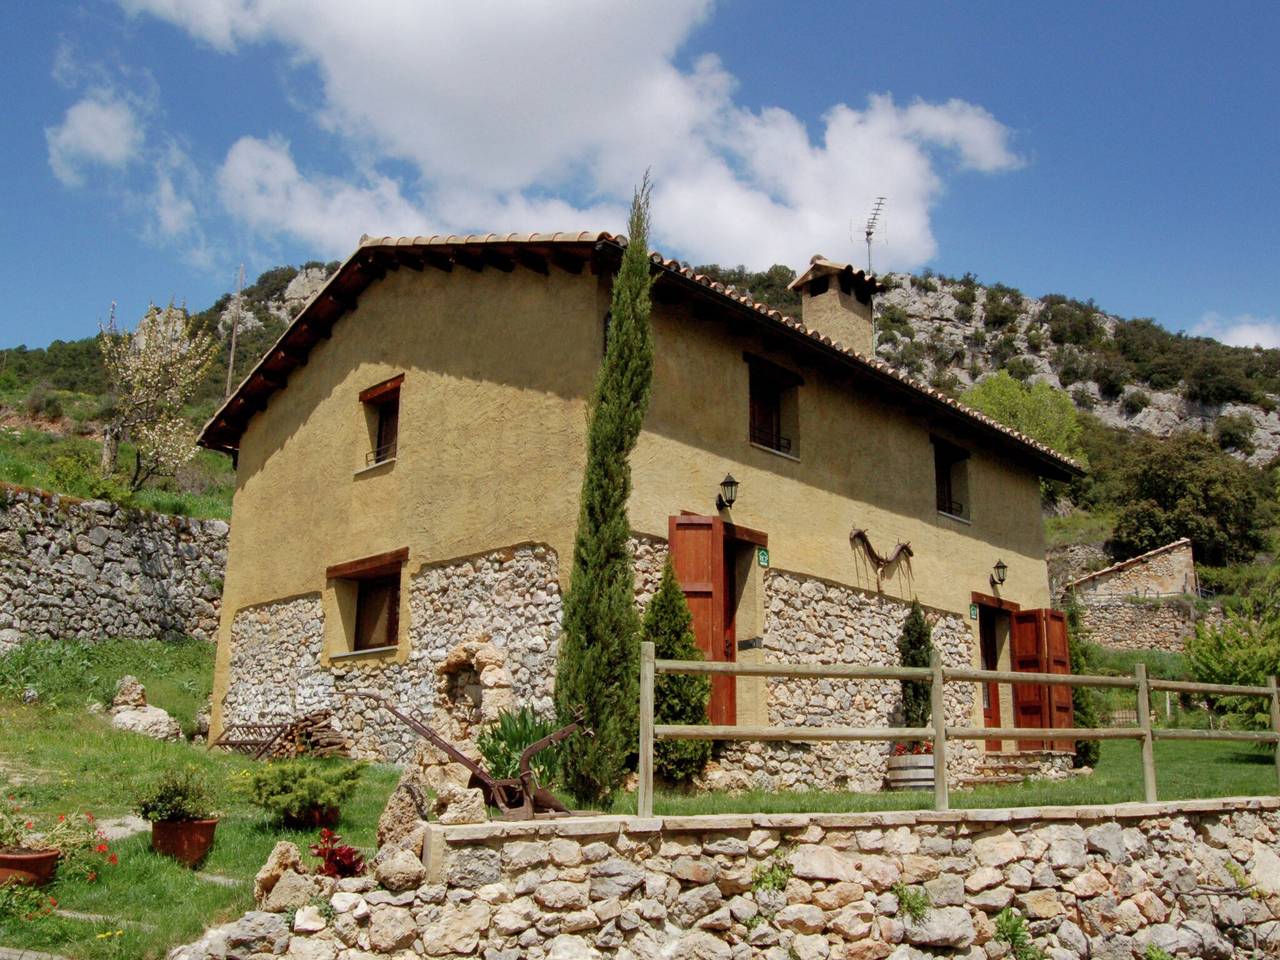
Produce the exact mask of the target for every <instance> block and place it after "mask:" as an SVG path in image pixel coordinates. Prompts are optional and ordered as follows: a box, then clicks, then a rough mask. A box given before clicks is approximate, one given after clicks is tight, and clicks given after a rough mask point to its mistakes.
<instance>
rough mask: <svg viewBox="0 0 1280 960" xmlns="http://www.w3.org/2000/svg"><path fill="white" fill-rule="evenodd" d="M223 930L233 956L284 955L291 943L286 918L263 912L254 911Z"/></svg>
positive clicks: (227, 946) (227, 945)
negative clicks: (286, 945)
mask: <svg viewBox="0 0 1280 960" xmlns="http://www.w3.org/2000/svg"><path fill="white" fill-rule="evenodd" d="M221 929H222V932H223V933H224V934H225V937H224V943H225V944H226V949H227V952H228V953H231V954H237V955H240V954H246V955H247V954H252V953H267V954H270V953H283V952H284V947H285V944H287V943H288V942H289V925H288V924H287V923H285V919H284V917H282V916H280V915H279V914H275V913H264V912H263V911H261V910H252V911H250V912H249V913H246V914H245V915H244V916H243V917H241V918H240V919H239V920H236V921H235V922H234V923H229V924H227V925H226V926H225V927H222V928H221Z"/></svg>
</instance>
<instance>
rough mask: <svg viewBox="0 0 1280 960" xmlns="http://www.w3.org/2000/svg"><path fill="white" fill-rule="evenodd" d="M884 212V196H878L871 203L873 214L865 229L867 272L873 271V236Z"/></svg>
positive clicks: (868, 219) (868, 218)
mask: <svg viewBox="0 0 1280 960" xmlns="http://www.w3.org/2000/svg"><path fill="white" fill-rule="evenodd" d="M883 212H884V197H876V199H875V202H874V203H873V204H872V205H871V215H870V216H869V217H867V226H866V228H865V230H864V234H865V236H866V238H867V273H870V272H871V238H872V237H873V236H875V232H876V229H877V228H878V227H879V226H880V214H882V213H883Z"/></svg>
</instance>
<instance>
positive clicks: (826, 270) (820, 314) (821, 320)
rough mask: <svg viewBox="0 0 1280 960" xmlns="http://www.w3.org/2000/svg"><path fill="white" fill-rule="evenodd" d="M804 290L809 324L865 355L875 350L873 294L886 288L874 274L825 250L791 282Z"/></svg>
mask: <svg viewBox="0 0 1280 960" xmlns="http://www.w3.org/2000/svg"><path fill="white" fill-rule="evenodd" d="M789 287H790V289H792V290H797V291H799V293H800V319H801V321H802V322H803V323H804V325H805V326H806V327H808V328H809V329H810V330H814V331H816V332H818V333H820V334H822V335H823V336H825V337H830V338H831V339H832V340H835V341H836V342H837V343H839V344H840V346H842V347H844V348H845V349H846V350H852V351H853V352H854V353H859V354H861V355H862V356H864V357H870V356H871V355H872V354H873V352H874V351H873V349H872V320H871V298H872V296H873V295H874V294H875V293H876V291H878V290H881V289H883V288H882V287H881V286H880V285H879V284H878V283H877V282H876V278H875V277H874V276H868V275H867V274H866V273H864V272H863V271H862V270H857V269H855V268H854V267H853V265H852V264H848V263H835V262H834V261H831V260H828V259H827V258H826V257H824V256H822V254H820V253H819V254H815V255H814V256H813V257H811V258H810V260H809V269H808V270H806V271H805V272H804V273H802V274H800V276H798V277H796V278H795V279H794V280H792V281H791V283H790V284H789Z"/></svg>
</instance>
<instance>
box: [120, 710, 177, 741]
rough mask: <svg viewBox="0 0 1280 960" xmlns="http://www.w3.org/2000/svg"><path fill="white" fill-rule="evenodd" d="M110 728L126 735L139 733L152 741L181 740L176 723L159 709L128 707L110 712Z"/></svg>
mask: <svg viewBox="0 0 1280 960" xmlns="http://www.w3.org/2000/svg"><path fill="white" fill-rule="evenodd" d="M111 726H113V727H115V728H116V729H117V730H124V731H126V732H128V733H140V734H142V735H143V736H144V737H150V738H151V739H152V740H181V739H182V728H181V727H180V726H178V721H177V720H175V719H173V717H171V716H169V714H168V713H167V712H166V711H164V710H161V709H160V708H159V707H148V706H142V707H128V708H115V707H113V708H112V710H111Z"/></svg>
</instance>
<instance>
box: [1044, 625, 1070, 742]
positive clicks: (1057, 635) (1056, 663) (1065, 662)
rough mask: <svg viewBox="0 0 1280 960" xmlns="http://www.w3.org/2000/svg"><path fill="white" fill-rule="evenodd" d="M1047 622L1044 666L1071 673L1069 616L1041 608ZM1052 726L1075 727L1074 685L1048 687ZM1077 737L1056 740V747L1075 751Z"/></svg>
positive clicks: (1048, 669)
mask: <svg viewBox="0 0 1280 960" xmlns="http://www.w3.org/2000/svg"><path fill="white" fill-rule="evenodd" d="M1040 613H1042V614H1043V615H1044V616H1043V621H1042V622H1043V624H1044V649H1045V668H1046V672H1047V673H1070V672H1071V650H1070V648H1069V647H1068V645H1067V616H1066V614H1064V613H1063V612H1062V611H1061V610H1041V611H1040ZM1047 700H1048V703H1049V726H1050V727H1053V728H1054V729H1055V730H1061V729H1064V728H1068V727H1073V726H1075V708H1074V706H1073V705H1072V703H1071V688H1070V687H1059V686H1052V687H1050V688H1049V690H1048V695H1047ZM1075 748H1076V743H1075V741H1074V740H1055V741H1053V749H1054V750H1074V749H1075Z"/></svg>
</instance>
